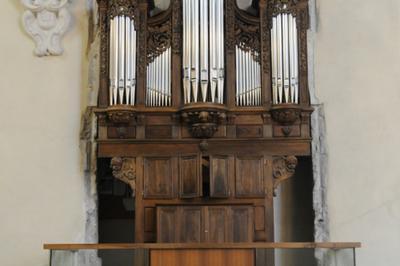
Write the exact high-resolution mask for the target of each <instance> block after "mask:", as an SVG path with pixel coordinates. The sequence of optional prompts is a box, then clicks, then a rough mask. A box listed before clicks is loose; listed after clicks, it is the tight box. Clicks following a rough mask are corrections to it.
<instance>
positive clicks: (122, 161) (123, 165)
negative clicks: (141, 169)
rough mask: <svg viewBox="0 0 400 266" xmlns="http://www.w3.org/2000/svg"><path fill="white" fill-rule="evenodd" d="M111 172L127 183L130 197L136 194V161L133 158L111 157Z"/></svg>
mask: <svg viewBox="0 0 400 266" xmlns="http://www.w3.org/2000/svg"><path fill="white" fill-rule="evenodd" d="M111 169H112V174H113V176H114V177H115V178H117V179H119V180H121V181H122V182H124V183H126V184H128V185H129V186H130V187H131V189H132V197H135V195H136V161H135V159H134V158H121V157H114V158H112V159H111Z"/></svg>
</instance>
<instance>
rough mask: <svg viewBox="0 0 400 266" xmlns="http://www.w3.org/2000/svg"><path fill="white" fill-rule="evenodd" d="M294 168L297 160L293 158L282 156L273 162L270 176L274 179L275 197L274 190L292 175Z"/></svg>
mask: <svg viewBox="0 0 400 266" xmlns="http://www.w3.org/2000/svg"><path fill="white" fill-rule="evenodd" d="M296 166H297V158H296V157H295V156H283V157H280V158H276V159H274V160H273V163H272V175H273V177H274V196H276V189H277V188H278V186H279V184H280V183H282V182H283V181H284V180H286V179H288V178H290V177H292V176H293V175H294V172H295V170H296Z"/></svg>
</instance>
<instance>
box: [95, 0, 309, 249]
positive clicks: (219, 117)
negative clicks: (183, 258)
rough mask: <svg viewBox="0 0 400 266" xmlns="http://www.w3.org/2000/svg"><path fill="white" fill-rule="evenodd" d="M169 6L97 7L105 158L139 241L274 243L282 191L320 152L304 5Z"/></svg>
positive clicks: (234, 0)
mask: <svg viewBox="0 0 400 266" xmlns="http://www.w3.org/2000/svg"><path fill="white" fill-rule="evenodd" d="M166 2H167V3H168V4H166ZM166 2H165V1H158V0H98V5H99V18H100V20H99V24H100V35H101V49H100V51H101V54H100V62H101V67H100V88H99V101H98V107H97V109H96V114H97V117H98V139H97V142H98V154H97V156H98V158H99V159H102V160H101V162H104V159H106V160H109V162H111V164H112V167H113V169H117V170H118V171H119V172H118V174H117V176H118V178H119V179H121V180H125V181H126V183H128V184H129V185H130V187H131V189H132V195H133V196H135V225H132V226H135V239H136V241H137V242H255V241H263V242H265V241H273V240H274V229H273V228H274V219H273V197H274V190H275V189H276V187H277V186H278V185H279V184H280V183H281V182H282V181H283V180H285V179H287V178H289V177H291V176H292V175H293V174H294V171H295V168H296V165H297V159H296V156H310V154H311V147H310V145H311V134H310V114H311V112H312V108H311V106H310V100H309V93H308V80H307V71H308V70H307V29H308V5H307V1H306V0H170V1H166ZM161 3H162V5H163V7H160V5H161ZM116 162H118V165H116ZM121 171H122V172H123V171H126V174H124V173H121ZM121 176H122V177H124V178H121Z"/></svg>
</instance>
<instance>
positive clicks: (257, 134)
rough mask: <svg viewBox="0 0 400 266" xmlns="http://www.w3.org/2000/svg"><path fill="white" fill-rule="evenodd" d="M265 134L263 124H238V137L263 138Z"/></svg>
mask: <svg viewBox="0 0 400 266" xmlns="http://www.w3.org/2000/svg"><path fill="white" fill-rule="evenodd" d="M262 135H263V126H262V125H256V126H249V125H238V126H237V127H236V136H237V137H238V138H261V137H262Z"/></svg>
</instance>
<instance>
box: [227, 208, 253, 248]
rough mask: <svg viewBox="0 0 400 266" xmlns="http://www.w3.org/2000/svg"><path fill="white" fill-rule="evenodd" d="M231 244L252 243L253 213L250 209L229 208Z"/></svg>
mask: <svg viewBox="0 0 400 266" xmlns="http://www.w3.org/2000/svg"><path fill="white" fill-rule="evenodd" d="M231 223H232V231H231V232H232V242H252V241H253V231H254V230H253V212H252V207H248V206H235V207H231Z"/></svg>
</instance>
